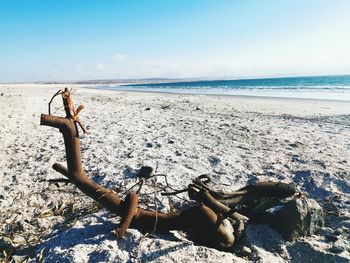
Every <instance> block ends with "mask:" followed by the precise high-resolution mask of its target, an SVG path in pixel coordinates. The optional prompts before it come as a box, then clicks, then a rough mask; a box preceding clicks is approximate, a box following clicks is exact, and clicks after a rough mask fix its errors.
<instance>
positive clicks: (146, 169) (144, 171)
mask: <svg viewBox="0 0 350 263" xmlns="http://www.w3.org/2000/svg"><path fill="white" fill-rule="evenodd" d="M152 173H153V168H152V167H150V166H142V167H141V168H140V170H139V172H138V173H137V177H141V178H150V177H151V175H152Z"/></svg>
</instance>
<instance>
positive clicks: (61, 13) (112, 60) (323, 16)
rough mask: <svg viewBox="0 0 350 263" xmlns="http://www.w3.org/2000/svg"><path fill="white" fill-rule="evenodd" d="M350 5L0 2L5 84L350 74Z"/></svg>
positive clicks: (320, 0)
mask: <svg viewBox="0 0 350 263" xmlns="http://www.w3.org/2000/svg"><path fill="white" fill-rule="evenodd" d="M349 14H350V1H348V0H328V1H326V0H285V1H282V0H265V1H261V0H255V1H254V0H240V1H238V0H237V1H235V0H227V1H226V0H215V1H214V0H148V1H146V0H124V1H122V0H119V1H118V0H114V1H109V0H104V1H99V0H95V1H93V0H70V1H65V0H61V1H58V0H56V1H54V0H42V1H35V0H31V1H29V0H23V1H17V0H0V82H13V81H34V80H82V79H104V78H147V77H180V78H187V77H203V78H239V77H260V76H294V75H322V74H326V75H328V74H350V48H349V47H350V15H349Z"/></svg>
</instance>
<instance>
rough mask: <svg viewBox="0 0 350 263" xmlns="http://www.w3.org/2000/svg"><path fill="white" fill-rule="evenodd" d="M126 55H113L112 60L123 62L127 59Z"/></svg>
mask: <svg viewBox="0 0 350 263" xmlns="http://www.w3.org/2000/svg"><path fill="white" fill-rule="evenodd" d="M127 58H128V57H127V55H125V54H122V53H119V54H114V56H113V60H115V61H125V60H126V59H127Z"/></svg>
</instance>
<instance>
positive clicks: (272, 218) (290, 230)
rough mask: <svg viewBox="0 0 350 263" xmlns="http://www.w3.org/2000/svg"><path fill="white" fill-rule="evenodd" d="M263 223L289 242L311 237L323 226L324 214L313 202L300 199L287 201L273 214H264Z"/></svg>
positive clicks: (307, 199)
mask: <svg viewBox="0 0 350 263" xmlns="http://www.w3.org/2000/svg"><path fill="white" fill-rule="evenodd" d="M264 221H265V222H267V223H268V224H269V225H270V226H271V227H272V228H274V229H275V230H276V231H277V232H279V233H280V234H281V235H282V237H283V238H284V239H286V240H290V241H291V240H295V239H296V238H297V237H300V236H310V235H313V234H314V233H315V232H316V231H317V230H318V229H319V228H320V227H322V226H323V225H324V213H323V210H322V208H321V206H320V205H319V204H318V203H317V202H316V201H315V200H313V199H309V198H300V199H295V200H291V201H288V202H287V203H286V204H284V206H283V208H281V209H279V210H278V211H276V213H275V214H271V213H269V214H266V218H265V219H264Z"/></svg>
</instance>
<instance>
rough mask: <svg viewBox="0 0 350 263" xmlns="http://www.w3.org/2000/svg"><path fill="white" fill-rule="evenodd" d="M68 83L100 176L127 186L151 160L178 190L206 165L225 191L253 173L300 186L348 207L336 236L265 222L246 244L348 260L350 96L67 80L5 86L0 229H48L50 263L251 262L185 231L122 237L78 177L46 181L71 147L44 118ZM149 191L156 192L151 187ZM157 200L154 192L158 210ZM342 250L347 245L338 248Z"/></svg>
mask: <svg viewBox="0 0 350 263" xmlns="http://www.w3.org/2000/svg"><path fill="white" fill-rule="evenodd" d="M63 87H73V88H74V89H76V90H77V91H76V92H75V93H74V94H73V99H74V102H75V104H76V105H79V104H84V105H85V109H84V110H83V111H82V113H81V115H80V116H81V120H82V122H83V123H84V124H85V125H86V128H87V129H88V130H89V131H90V134H89V135H88V136H82V137H81V143H82V156H83V160H84V166H85V169H86V172H87V174H88V175H89V176H91V177H92V178H93V180H96V181H98V182H99V183H102V184H104V185H105V186H109V187H116V188H118V189H127V188H129V187H130V186H132V185H133V184H135V182H136V181H137V178H136V177H135V171H137V170H138V169H139V168H140V167H141V166H142V165H150V166H152V167H154V168H155V167H158V172H159V173H162V174H167V176H168V181H169V184H171V185H172V186H173V187H176V188H178V189H181V188H182V187H185V186H186V185H187V184H188V183H189V182H190V181H191V180H192V179H193V178H195V177H196V176H198V175H200V174H203V173H207V174H210V176H211V177H212V179H213V181H214V183H215V184H216V185H215V186H216V187H218V188H220V189H221V190H224V191H233V190H236V189H238V188H240V187H242V186H244V185H246V184H247V183H251V182H255V181H264V180H274V181H283V182H288V183H289V182H293V183H295V184H296V186H297V188H298V189H300V190H301V191H303V192H305V193H307V194H308V195H309V196H310V197H312V198H316V199H317V200H319V201H320V202H321V204H323V205H331V206H333V207H335V208H336V210H337V211H339V212H340V214H339V215H338V216H337V217H332V216H328V217H327V227H328V228H329V229H330V230H328V231H329V232H332V233H335V232H336V230H339V231H338V232H339V233H338V234H337V241H336V242H333V243H332V242H328V241H326V240H325V238H324V236H322V235H315V236H311V237H305V238H302V239H300V240H298V241H295V242H291V243H286V242H283V241H281V240H280V237H279V236H278V235H277V234H276V233H275V232H273V231H272V232H271V230H270V229H269V228H267V227H255V228H254V227H250V228H248V232H247V235H248V241H249V242H250V247H251V249H252V251H253V255H254V257H255V258H256V260H261V261H262V262H269V261H270V262H271V261H279V262H289V261H291V260H293V259H294V260H297V259H298V257H300V258H299V259H302V258H303V257H304V258H305V257H308V258H311V259H314V260H316V259H320V260H328V261H329V260H338V261H340V262H342V261H344V262H345V261H346V260H348V259H349V258H350V252H349V251H350V250H349V249H350V245H349V243H348V240H349V237H350V233H349V230H348V229H349V227H350V225H349V224H350V214H349V208H350V205H349V204H350V202H349V200H350V185H349V169H348V168H349V163H350V153H349V148H348V147H349V145H348V138H349V137H350V131H349V128H348V127H349V122H348V121H349V118H350V117H349V111H350V110H349V108H350V107H347V103H342V102H334V101H310V100H300V99H296V100H293V99H292V100H291V99H277V98H272V99H270V98H268V99H266V98H261V97H259V98H256V97H253V98H252V97H249V98H248V97H237V96H217V95H192V94H191V95H189V94H164V93H150V92H146V93H144V92H129V91H115V90H113V91H109V90H108V91H106V90H96V89H90V88H89V89H88V88H84V87H86V85H63V84H62V85H61V84H56V85H36V84H30V85H29V84H28V85H24V84H17V85H8V84H5V85H0V93H3V95H2V96H0V100H1V103H0V108H1V111H0V120H1V121H2V125H1V126H0V131H1V134H2V137H1V138H0V140H1V144H2V145H3V148H2V150H1V151H0V159H1V161H0V167H1V171H2V172H3V176H2V177H1V180H2V182H1V185H0V192H1V194H2V195H3V198H2V199H0V201H1V202H0V209H1V211H2V213H1V218H0V222H1V229H0V230H1V232H3V231H4V229H10V230H11V229H12V230H13V231H14V232H13V235H12V237H13V240H12V242H13V244H15V245H20V244H22V243H25V237H26V238H29V240H33V241H32V242H33V243H35V242H34V241H35V239H34V238H36V237H37V235H35V233H40V234H43V239H42V240H40V243H39V246H38V247H36V249H37V251H40V250H41V249H42V248H45V251H46V252H45V255H44V256H45V257H44V258H45V259H46V260H51V261H54V260H62V259H70V260H82V261H84V260H85V261H87V260H88V259H89V258H90V259H91V254H92V253H95V254H94V255H96V258H101V259H102V260H103V259H105V260H115V261H121V262H126V261H128V260H131V259H134V258H135V257H136V259H138V260H140V259H142V258H143V257H146V258H148V259H153V260H154V261H155V262H164V261H165V262H167V261H171V260H173V259H174V258H176V259H177V260H181V259H183V260H186V258H187V259H188V257H193V258H195V259H196V260H197V261H203V262H210V261H211V262H213V261H216V262H218V261H223V260H231V261H234V262H245V261H246V260H245V259H242V258H239V257H237V256H236V255H234V254H232V253H225V252H221V251H217V250H215V249H210V248H206V247H200V246H195V245H194V244H193V242H192V241H190V240H188V239H187V238H186V237H185V236H184V235H183V234H182V233H177V232H176V233H172V234H171V235H170V236H169V235H168V236H167V235H165V237H164V235H163V236H162V235H161V234H160V235H158V236H157V239H152V238H151V237H144V236H143V235H142V234H141V233H140V232H139V231H136V230H128V233H127V235H126V237H125V239H122V240H119V241H117V240H116V239H115V238H114V237H113V234H112V230H113V229H114V228H115V227H116V223H117V220H116V219H115V218H114V217H113V215H111V214H109V213H106V212H105V211H99V210H98V209H97V210H93V211H86V210H84V208H86V207H91V206H92V205H93V203H92V202H91V200H89V199H88V198H87V197H86V196H84V195H83V194H81V193H79V192H77V191H75V189H74V188H73V187H72V186H70V185H59V186H56V185H54V184H49V183H48V182H47V181H46V180H47V179H54V178H59V177H60V175H58V174H57V173H55V172H54V171H53V170H52V169H51V165H52V164H53V163H54V162H56V161H58V162H62V163H63V162H64V161H65V160H64V150H63V145H62V138H61V134H59V133H58V132H57V131H54V130H52V129H50V128H47V127H41V126H40V125H39V117H40V114H41V113H46V112H47V103H48V101H49V100H50V98H51V97H52V95H53V94H54V93H55V92H56V91H57V90H58V89H61V88H63ZM60 103H61V100H60V99H59V98H57V100H55V101H54V104H53V109H54V113H55V114H59V115H60V114H61V115H62V106H61V105H60ZM157 183H158V184H161V185H162V184H164V181H162V180H161V179H159V180H157ZM152 191H154V189H153V188H152V186H147V185H146V186H145V187H144V188H143V190H142V192H143V194H145V193H147V192H152ZM181 197H182V198H186V194H183V195H181ZM141 198H143V199H144V200H148V199H147V198H148V197H147V196H146V195H141ZM63 201H64V203H63ZM153 201H154V199H153V198H151V200H149V202H150V206H152V205H153V203H152V202H153ZM157 202H158V208H159V209H160V210H161V211H168V210H169V209H170V207H174V206H175V207H178V206H179V205H180V203H181V200H180V199H178V198H176V197H162V196H158V197H157ZM63 204H64V205H65V207H66V208H69V207H72V209H71V210H65V209H63V210H62V211H63V212H62V213H59V212H57V211H56V210H55V207H62V206H63ZM79 209H80V210H79ZM18 211H20V213H19V212H18ZM45 211H46V214H45V213H44V212H45ZM47 211H49V212H47ZM50 211H53V212H50ZM64 211H66V212H64ZM78 211H84V213H83V215H82V216H81V217H78V219H76V218H75V219H76V220H72V219H71V218H70V217H69V216H72V215H75V213H77V212H78ZM67 219H69V220H70V221H73V223H72V222H70V223H71V224H68V222H67V221H66V220H67ZM18 225H19V226H20V227H19V228H18V229H19V230H18V231H16V228H15V226H18ZM60 226H62V227H60ZM63 226H64V227H63ZM257 232H259V233H261V234H262V235H261V236H259V235H257V234H256V233H257ZM33 233H34V234H33ZM264 235H267V236H269V237H271V238H265V236H264ZM6 237H7V236H6ZM266 239H269V240H266ZM155 240H156V241H155ZM87 243H88V244H87ZM335 247H341V248H343V250H342V251H341V252H339V253H333V252H332V251H335V250H334V248H335ZM296 248H299V249H297V251H296ZM165 251H166V252H167V253H164V252H165ZM37 253H39V252H37ZM298 253H299V254H300V253H301V254H300V255H299V254H298Z"/></svg>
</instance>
